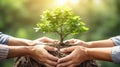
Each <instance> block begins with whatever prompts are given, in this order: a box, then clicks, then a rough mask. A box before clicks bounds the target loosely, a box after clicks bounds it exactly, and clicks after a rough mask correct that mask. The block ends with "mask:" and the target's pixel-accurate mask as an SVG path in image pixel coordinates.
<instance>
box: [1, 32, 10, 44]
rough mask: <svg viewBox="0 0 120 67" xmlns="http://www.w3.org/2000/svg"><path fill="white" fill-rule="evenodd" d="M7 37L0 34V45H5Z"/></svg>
mask: <svg viewBox="0 0 120 67" xmlns="http://www.w3.org/2000/svg"><path fill="white" fill-rule="evenodd" d="M8 38H9V36H8V35H6V34H2V33H1V32H0V44H7V42H8Z"/></svg>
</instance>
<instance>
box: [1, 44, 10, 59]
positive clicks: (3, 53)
mask: <svg viewBox="0 0 120 67" xmlns="http://www.w3.org/2000/svg"><path fill="white" fill-rule="evenodd" d="M8 51H9V48H8V46H7V45H0V61H3V60H4V59H6V58H7V56H8Z"/></svg>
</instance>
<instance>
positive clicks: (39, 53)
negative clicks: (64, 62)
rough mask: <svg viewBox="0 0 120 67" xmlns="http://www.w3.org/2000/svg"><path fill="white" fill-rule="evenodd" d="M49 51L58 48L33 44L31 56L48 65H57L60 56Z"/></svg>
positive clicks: (50, 66)
mask: <svg viewBox="0 0 120 67" xmlns="http://www.w3.org/2000/svg"><path fill="white" fill-rule="evenodd" d="M48 51H57V49H56V48H54V47H50V46H47V45H36V46H33V48H32V51H31V54H30V56H31V57H32V58H34V59H35V60H37V61H38V62H40V63H41V64H44V65H45V66H47V67H55V66H56V65H57V60H58V58H57V57H54V56H53V55H51V54H49V53H48Z"/></svg>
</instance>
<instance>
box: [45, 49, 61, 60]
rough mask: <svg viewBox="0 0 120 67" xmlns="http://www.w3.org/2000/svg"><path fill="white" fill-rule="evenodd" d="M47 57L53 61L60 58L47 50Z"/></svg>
mask: <svg viewBox="0 0 120 67" xmlns="http://www.w3.org/2000/svg"><path fill="white" fill-rule="evenodd" d="M45 55H46V58H47V59H49V60H52V61H57V60H58V59H59V58H58V57H55V56H53V55H51V54H50V53H48V52H47V51H46V52H45Z"/></svg>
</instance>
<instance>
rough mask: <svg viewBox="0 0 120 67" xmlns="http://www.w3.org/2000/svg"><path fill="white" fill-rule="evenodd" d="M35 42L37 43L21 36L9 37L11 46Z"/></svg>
mask: <svg viewBox="0 0 120 67" xmlns="http://www.w3.org/2000/svg"><path fill="white" fill-rule="evenodd" d="M35 44H36V43H35V42H34V41H31V40H27V39H21V38H15V37H9V39H8V45H9V46H30V45H35Z"/></svg>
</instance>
